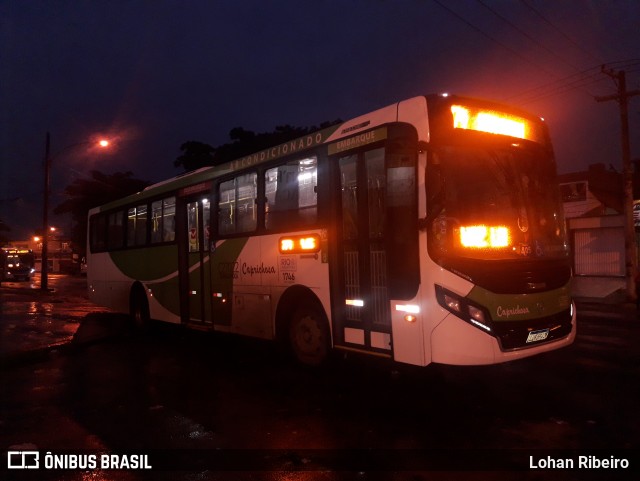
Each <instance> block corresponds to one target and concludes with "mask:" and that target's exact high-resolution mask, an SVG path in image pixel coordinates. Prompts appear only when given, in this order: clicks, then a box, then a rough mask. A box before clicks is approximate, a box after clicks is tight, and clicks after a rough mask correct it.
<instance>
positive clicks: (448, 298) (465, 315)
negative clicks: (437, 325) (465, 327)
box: [436, 285, 491, 332]
mask: <svg viewBox="0 0 640 481" xmlns="http://www.w3.org/2000/svg"><path fill="white" fill-rule="evenodd" d="M436 298H437V299H438V304H440V305H441V306H442V307H444V308H445V309H446V310H447V311H449V312H451V313H452V314H455V315H456V316H457V317H459V318H460V319H462V320H464V321H467V322H468V323H470V324H472V325H474V326H476V327H478V328H480V329H483V330H485V331H487V332H491V319H490V318H489V316H488V315H487V314H486V313H485V310H484V309H483V308H482V307H481V306H479V305H474V304H473V303H472V302H471V301H469V300H468V299H467V298H465V297H462V296H459V295H458V294H456V293H454V292H451V291H450V290H448V289H445V288H444V287H442V286H438V285H436Z"/></svg>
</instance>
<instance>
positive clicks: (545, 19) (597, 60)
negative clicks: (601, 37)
mask: <svg viewBox="0 0 640 481" xmlns="http://www.w3.org/2000/svg"><path fill="white" fill-rule="evenodd" d="M520 2H521V3H522V4H523V5H524V6H525V7H527V8H528V9H529V10H531V11H532V12H533V13H535V14H536V15H537V16H538V17H539V18H540V19H541V20H542V21H544V22H545V23H546V24H547V25H549V26H550V27H551V28H553V29H554V30H555V31H556V32H557V33H559V34H560V35H561V36H562V37H564V39H565V40H567V41H568V42H570V43H571V44H572V45H573V46H574V47H575V48H577V49H578V50H580V51H581V52H582V53H584V54H586V55H588V56H589V57H591V58H592V59H593V60H595V61H596V62H597V63H599V64H603V63H604V61H603V60H602V59H600V58H598V57H596V56H595V55H593V53H591V52H589V51H588V50H586V49H584V48H583V47H582V46H581V45H580V44H579V43H577V42H576V41H574V40H573V39H572V38H571V37H569V36H568V35H567V34H566V33H564V31H563V30H562V29H560V28H558V27H556V26H555V24H553V23H552V22H551V20H549V19H548V18H547V17H545V16H544V15H542V13H540V11H538V10H536V9H535V8H533V7H532V6H531V5H529V3H528V2H527V1H526V0H520Z"/></svg>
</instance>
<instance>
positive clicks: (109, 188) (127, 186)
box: [54, 170, 149, 255]
mask: <svg viewBox="0 0 640 481" xmlns="http://www.w3.org/2000/svg"><path fill="white" fill-rule="evenodd" d="M90 177H91V178H90V179H76V180H74V181H73V182H72V183H71V184H69V185H68V186H67V187H66V188H65V189H64V195H65V196H66V197H67V199H66V200H65V201H64V202H62V203H61V204H60V205H58V206H57V207H56V208H55V209H54V212H55V213H56V214H66V213H70V214H71V218H72V219H73V228H72V232H71V240H72V243H73V250H74V251H75V252H77V253H79V254H81V255H86V244H87V213H88V212H89V209H91V208H93V207H97V206H99V205H103V204H106V203H107V202H111V201H113V200H116V199H119V198H120V197H124V196H127V195H129V194H134V193H136V192H139V191H141V190H142V189H144V188H145V187H146V186H148V185H149V182H147V181H144V180H140V179H136V178H135V177H133V173H132V172H116V173H114V174H104V173H102V172H99V171H97V170H92V171H91V172H90Z"/></svg>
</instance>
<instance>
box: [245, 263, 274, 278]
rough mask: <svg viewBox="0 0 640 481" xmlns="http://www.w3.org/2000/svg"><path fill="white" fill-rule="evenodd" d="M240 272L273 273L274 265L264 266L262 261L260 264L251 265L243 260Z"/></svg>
mask: <svg viewBox="0 0 640 481" xmlns="http://www.w3.org/2000/svg"><path fill="white" fill-rule="evenodd" d="M242 273H243V274H244V275H250V276H253V275H254V274H275V273H276V268H275V266H265V265H264V263H262V262H261V263H260V265H255V266H251V265H249V264H247V263H246V262H245V263H243V264H242Z"/></svg>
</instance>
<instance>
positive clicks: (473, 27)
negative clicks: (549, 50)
mask: <svg viewBox="0 0 640 481" xmlns="http://www.w3.org/2000/svg"><path fill="white" fill-rule="evenodd" d="M432 1H433V2H435V3H437V4H438V5H439V6H440V7H442V8H444V9H445V10H446V11H447V12H449V13H450V14H451V15H453V16H454V17H456V18H457V19H458V20H460V21H462V22H463V23H465V24H466V25H467V26H468V27H471V28H472V29H474V30H475V31H476V32H478V33H480V34H481V35H482V36H483V37H486V38H488V39H489V40H491V41H492V42H494V43H496V44H498V45H500V46H501V47H502V48H504V49H505V50H508V51H509V52H511V53H512V54H513V55H515V56H516V57H518V58H519V59H520V60H522V61H524V62H526V63H528V64H530V65H532V66H534V67H536V68H537V69H540V70H541V71H543V72H545V73H546V74H548V75H551V76H552V77H557V74H555V73H554V72H551V71H550V70H547V69H546V68H544V67H543V66H541V65H539V64H537V63H535V62H533V61H531V60H530V59H528V58H526V57H525V56H524V55H522V54H521V53H520V52H518V51H517V50H515V49H513V48H511V47H509V46H508V45H505V44H504V43H502V42H500V41H499V40H497V39H495V38H494V37H492V36H491V35H489V34H488V33H486V32H485V31H484V30H482V29H481V28H480V27H478V26H476V25H474V24H473V23H471V22H470V21H468V20H467V19H466V18H464V17H463V16H462V15H460V14H458V13H457V12H455V11H454V10H452V9H450V8H449V7H447V6H446V5H445V4H443V3H442V2H441V1H440V0H432Z"/></svg>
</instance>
